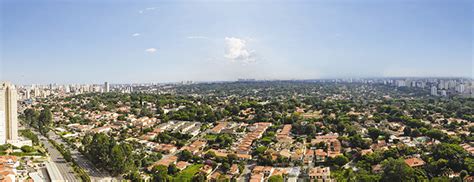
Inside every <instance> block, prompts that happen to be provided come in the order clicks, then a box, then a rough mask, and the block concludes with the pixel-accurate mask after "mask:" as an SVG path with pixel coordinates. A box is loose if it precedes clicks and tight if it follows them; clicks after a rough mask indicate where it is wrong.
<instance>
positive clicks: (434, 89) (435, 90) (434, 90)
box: [431, 86, 438, 95]
mask: <svg viewBox="0 0 474 182" xmlns="http://www.w3.org/2000/svg"><path fill="white" fill-rule="evenodd" d="M431 95H438V88H436V86H431Z"/></svg>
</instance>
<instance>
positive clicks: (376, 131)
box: [368, 127, 382, 141]
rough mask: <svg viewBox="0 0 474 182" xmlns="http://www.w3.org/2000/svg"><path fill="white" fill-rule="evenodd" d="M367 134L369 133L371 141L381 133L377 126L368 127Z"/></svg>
mask: <svg viewBox="0 0 474 182" xmlns="http://www.w3.org/2000/svg"><path fill="white" fill-rule="evenodd" d="M368 134H369V136H370V138H371V139H372V141H376V140H377V138H379V135H380V134H382V131H380V130H379V129H377V128H374V127H370V128H369V132H368Z"/></svg>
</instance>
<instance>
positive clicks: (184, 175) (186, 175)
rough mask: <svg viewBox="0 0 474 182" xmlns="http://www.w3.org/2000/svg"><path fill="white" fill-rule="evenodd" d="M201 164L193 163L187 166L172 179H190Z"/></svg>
mask: <svg viewBox="0 0 474 182" xmlns="http://www.w3.org/2000/svg"><path fill="white" fill-rule="evenodd" d="M202 166H203V164H193V165H191V166H188V167H187V168H186V169H184V170H182V171H181V172H179V173H178V174H177V175H176V177H174V179H173V181H175V182H178V181H179V182H181V181H186V182H187V181H191V180H192V179H193V176H194V174H196V173H197V172H198V171H199V169H201V167H202Z"/></svg>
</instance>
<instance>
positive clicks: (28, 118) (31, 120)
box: [24, 107, 53, 135]
mask: <svg viewBox="0 0 474 182" xmlns="http://www.w3.org/2000/svg"><path fill="white" fill-rule="evenodd" d="M24 117H25V122H26V124H28V125H30V126H31V127H34V128H36V129H38V130H39V131H40V133H41V134H43V135H46V134H47V133H48V131H49V127H50V125H51V123H52V121H53V114H52V113H51V109H50V108H47V107H46V108H44V109H42V110H41V111H40V112H38V111H36V110H35V109H31V108H29V109H26V110H25V111H24Z"/></svg>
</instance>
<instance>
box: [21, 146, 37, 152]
mask: <svg viewBox="0 0 474 182" xmlns="http://www.w3.org/2000/svg"><path fill="white" fill-rule="evenodd" d="M21 151H23V152H25V153H30V152H33V151H35V149H34V148H33V147H30V146H28V145H25V146H22V147H21Z"/></svg>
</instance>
